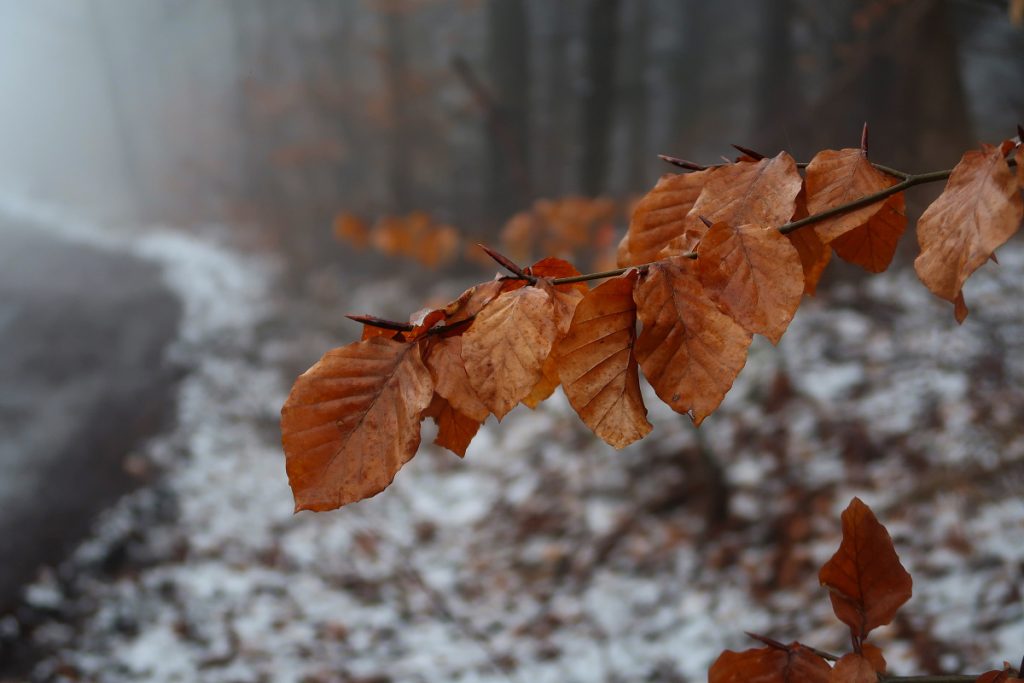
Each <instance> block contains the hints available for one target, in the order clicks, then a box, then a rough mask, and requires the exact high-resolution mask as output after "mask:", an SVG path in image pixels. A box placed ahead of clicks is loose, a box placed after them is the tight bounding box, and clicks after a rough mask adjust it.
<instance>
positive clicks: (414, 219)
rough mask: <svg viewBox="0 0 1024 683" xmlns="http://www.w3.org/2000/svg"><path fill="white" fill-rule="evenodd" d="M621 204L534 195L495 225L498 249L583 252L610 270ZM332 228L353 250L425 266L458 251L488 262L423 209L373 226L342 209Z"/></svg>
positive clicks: (525, 255)
mask: <svg viewBox="0 0 1024 683" xmlns="http://www.w3.org/2000/svg"><path fill="white" fill-rule="evenodd" d="M624 208H625V207H623V206H622V205H620V204H618V203H616V202H615V201H614V200H612V199H609V198H607V197H580V196H576V195H570V196H567V197H559V198H556V199H538V200H536V201H535V202H534V203H533V205H532V206H530V208H528V209H526V210H524V211H520V212H519V213H517V214H515V215H514V216H512V217H511V218H509V219H508V220H507V221H506V222H505V225H504V226H503V227H502V229H501V248H502V251H503V252H504V253H506V254H508V255H509V256H511V257H512V258H514V259H517V260H526V259H529V258H530V257H531V256H532V255H533V254H550V255H557V256H560V257H563V258H569V257H578V256H584V255H586V256H587V257H588V258H589V263H590V267H591V268H593V269H595V270H603V269H606V268H613V267H614V266H615V259H616V250H615V244H616V241H617V235H616V229H615V220H616V218H618V217H619V216H620V215H622V214H623V210H624ZM333 232H334V237H335V239H337V240H338V241H339V242H342V243H344V244H346V245H350V246H353V247H355V248H356V249H365V248H367V247H373V248H374V249H376V250H377V251H380V252H383V253H385V254H388V255H391V256H402V257H405V258H408V259H411V260H413V261H416V262H418V263H420V264H421V265H423V266H426V267H427V268H437V267H439V266H443V265H446V264H449V263H451V262H453V261H454V260H455V259H456V258H457V257H458V256H459V255H460V254H462V255H464V256H465V258H466V259H467V260H469V261H479V260H480V258H481V256H483V260H484V264H485V265H486V264H489V263H490V261H489V259H487V257H486V256H485V255H483V254H482V252H481V251H480V250H479V249H477V242H478V241H479V240H478V239H475V238H473V237H472V236H469V235H467V234H465V233H462V232H460V231H458V230H456V229H455V228H453V227H452V226H450V225H440V224H437V223H435V222H434V221H433V220H432V219H431V217H430V215H429V214H427V213H425V212H423V211H414V212H412V213H410V214H408V215H406V216H383V217H381V218H379V219H377V221H376V222H375V223H374V224H373V226H370V225H369V224H368V223H367V222H366V221H365V220H363V219H362V218H360V217H358V216H356V215H355V214H352V213H348V212H342V213H339V214H338V215H336V216H335V217H334V225H333Z"/></svg>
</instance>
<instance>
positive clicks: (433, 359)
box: [426, 336, 490, 422]
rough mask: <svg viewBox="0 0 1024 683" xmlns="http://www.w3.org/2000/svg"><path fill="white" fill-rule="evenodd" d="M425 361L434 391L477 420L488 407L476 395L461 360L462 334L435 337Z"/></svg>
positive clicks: (459, 410)
mask: <svg viewBox="0 0 1024 683" xmlns="http://www.w3.org/2000/svg"><path fill="white" fill-rule="evenodd" d="M426 356H427V358H426V364H427V368H428V369H429V370H430V376H431V377H432V378H433V380H434V391H436V392H437V393H438V394H440V395H441V397H442V398H444V399H445V400H447V401H448V402H449V403H451V404H452V407H454V408H455V410H457V411H458V412H460V413H462V414H463V415H466V416H467V417H470V418H472V419H474V420H477V421H478V422H483V421H484V420H486V419H487V415H488V414H489V412H490V411H488V410H487V406H485V405H484V404H483V402H482V401H481V400H480V397H479V396H477V395H476V390H475V389H473V385H472V383H471V382H470V381H469V375H468V374H466V366H465V363H464V362H463V360H462V337H461V336H459V337H446V338H441V339H436V340H434V341H432V342H431V343H430V345H429V346H428V347H427V353H426Z"/></svg>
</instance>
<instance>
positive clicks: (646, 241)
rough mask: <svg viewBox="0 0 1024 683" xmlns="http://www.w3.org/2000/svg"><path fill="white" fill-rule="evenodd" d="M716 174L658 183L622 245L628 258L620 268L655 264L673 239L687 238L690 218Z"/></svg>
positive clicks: (669, 178)
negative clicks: (705, 186) (706, 183)
mask: <svg viewBox="0 0 1024 683" xmlns="http://www.w3.org/2000/svg"><path fill="white" fill-rule="evenodd" d="M713 170H714V169H709V170H707V171H697V172H695V173H679V174H674V173H669V174H666V175H663V176H661V178H660V179H658V183H657V184H656V185H655V186H654V189H652V190H651V191H650V192H648V193H647V194H646V195H644V197H643V199H641V200H640V202H639V203H638V204H637V205H636V209H634V211H633V217H632V218H631V219H630V221H629V230H628V231H627V232H626V237H624V238H623V242H622V244H623V245H625V254H623V253H621V251H620V254H619V267H620V268H621V267H625V266H635V265H640V264H643V263H648V262H650V261H654V260H655V259H657V258H658V253H659V252H660V251H661V250H662V249H663V248H664V247H665V246H667V245H668V243H669V242H670V241H672V239H673V238H675V237H679V236H681V235H682V234H683V232H684V226H685V222H686V215H687V214H688V213H689V212H690V209H691V208H692V207H693V204H694V202H696V201H697V197H699V196H700V192H701V190H702V189H703V187H704V183H705V182H706V181H707V179H708V177H709V176H710V174H711V173H712V171H713Z"/></svg>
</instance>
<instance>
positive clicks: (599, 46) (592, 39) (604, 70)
mask: <svg viewBox="0 0 1024 683" xmlns="http://www.w3.org/2000/svg"><path fill="white" fill-rule="evenodd" d="M620 6H621V2H620V0H591V3H590V7H589V9H588V11H587V16H586V26H585V28H584V42H585V51H586V63H585V66H584V68H585V85H584V87H585V90H584V94H583V112H582V113H583V120H582V122H581V126H580V129H581V131H582V134H583V138H582V145H583V156H582V167H581V168H580V186H581V189H582V190H583V193H584V194H587V195H591V196H597V195H600V194H601V193H602V192H604V190H605V183H606V182H607V175H608V161H609V154H608V150H609V146H610V144H609V143H610V138H611V132H612V107H613V95H614V84H615V62H616V55H617V53H618V44H619V33H618V30H617V28H618V23H619V8H620Z"/></svg>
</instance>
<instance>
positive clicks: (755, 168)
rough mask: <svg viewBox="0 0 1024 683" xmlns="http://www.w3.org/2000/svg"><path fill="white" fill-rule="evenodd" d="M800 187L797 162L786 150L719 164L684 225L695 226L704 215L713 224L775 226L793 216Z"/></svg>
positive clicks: (800, 181)
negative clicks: (724, 164)
mask: <svg viewBox="0 0 1024 683" xmlns="http://www.w3.org/2000/svg"><path fill="white" fill-rule="evenodd" d="M802 186H803V179H802V178H801V177H800V172H799V171H797V169H796V162H795V161H793V157H791V156H789V154H787V153H786V152H779V154H778V155H777V156H775V157H772V158H770V159H769V158H766V159H761V160H760V161H756V162H753V161H741V162H737V163H735V164H729V165H726V166H719V167H718V168H716V169H713V173H712V174H711V176H710V177H709V178H708V180H707V182H706V183H705V184H704V189H703V190H701V193H700V196H699V197H698V198H697V201H696V202H695V203H694V205H693V208H692V209H690V214H689V220H688V223H687V227H690V226H697V225H698V223H700V219H701V217H703V218H704V219H707V220H708V221H710V222H711V223H712V224H714V223H729V224H730V225H748V224H757V225H764V226H768V227H773V228H777V227H779V226H780V225H783V224H784V223H786V222H788V221H789V219H790V218H791V217H792V216H793V213H794V211H795V210H796V198H797V195H798V194H799V193H800V188H801V187H802ZM701 227H703V225H701ZM704 231H705V230H703V229H702V230H700V232H701V233H703V232H704Z"/></svg>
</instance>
